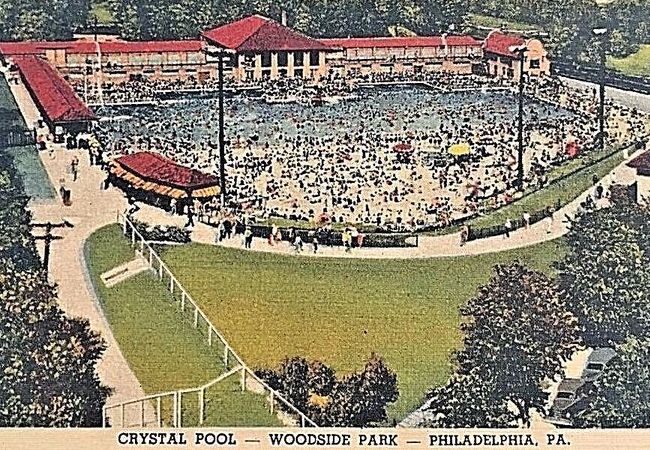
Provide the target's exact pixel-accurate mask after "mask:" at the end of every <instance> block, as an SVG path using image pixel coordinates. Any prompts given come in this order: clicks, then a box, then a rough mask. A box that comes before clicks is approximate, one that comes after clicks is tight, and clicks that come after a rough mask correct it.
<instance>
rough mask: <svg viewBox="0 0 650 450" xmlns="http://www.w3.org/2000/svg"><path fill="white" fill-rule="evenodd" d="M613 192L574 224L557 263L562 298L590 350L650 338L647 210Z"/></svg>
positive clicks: (649, 238)
mask: <svg viewBox="0 0 650 450" xmlns="http://www.w3.org/2000/svg"><path fill="white" fill-rule="evenodd" d="M616 191H617V189H614V195H613V196H612V206H611V207H609V208H602V209H598V210H590V211H586V212H584V213H583V214H580V215H578V216H577V217H576V218H575V219H574V220H573V221H572V223H571V229H570V231H569V233H568V234H567V236H566V242H567V246H568V251H567V253H566V256H565V257H564V258H563V259H562V261H560V262H559V263H558V264H557V269H558V283H559V289H560V295H561V296H562V298H563V299H564V300H565V301H566V304H567V308H568V309H569V310H570V311H571V312H572V313H573V314H574V315H575V316H576V317H577V318H578V321H579V324H580V328H581V334H582V339H583V340H584V342H585V343H586V344H587V345H588V346H591V347H607V346H614V345H615V344H617V343H621V342H623V341H624V340H625V339H627V338H628V337H630V336H639V337H643V336H648V335H649V333H650V308H649V306H650V291H648V288H647V287H648V285H649V283H650V237H649V232H650V229H649V228H650V211H649V210H648V209H647V208H646V207H642V206H639V205H637V204H635V203H633V202H631V201H629V200H627V199H626V198H625V197H624V196H623V195H619V194H616Z"/></svg>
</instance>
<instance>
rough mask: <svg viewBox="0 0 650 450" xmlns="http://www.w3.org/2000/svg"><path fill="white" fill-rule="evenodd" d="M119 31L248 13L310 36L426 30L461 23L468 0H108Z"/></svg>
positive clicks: (162, 29) (204, 24) (184, 26)
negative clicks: (284, 18) (283, 21)
mask: <svg viewBox="0 0 650 450" xmlns="http://www.w3.org/2000/svg"><path fill="white" fill-rule="evenodd" d="M108 1H109V3H108V4H109V7H110V10H111V12H112V13H113V15H114V17H115V19H116V20H115V21H116V23H117V24H118V25H119V26H120V27H121V29H122V33H123V34H124V35H125V36H127V37H129V38H133V39H168V38H178V37H188V36H192V37H193V36H197V35H198V34H199V33H200V32H201V31H202V30H205V29H207V28H210V27H213V26H216V25H219V24H222V23H226V22H228V21H231V20H235V19H238V18H240V17H243V16H246V15H249V14H255V13H258V14H263V15H265V16H269V17H272V18H274V19H276V20H278V21H280V20H281V18H282V11H283V10H284V11H286V13H287V19H288V24H289V25H290V26H292V27H294V28H296V29H297V30H299V31H302V32H304V33H307V34H309V35H313V36H323V37H336V36H350V35H353V36H377V35H386V33H387V32H388V29H389V28H390V27H396V26H397V27H404V28H407V29H409V30H412V31H414V32H417V33H422V34H431V33H440V32H444V31H445V30H447V27H448V26H449V25H450V24H457V25H458V24H460V23H462V21H463V19H464V17H465V14H466V12H467V7H468V3H467V0H449V1H445V2H439V1H436V0H400V1H388V0H351V1H347V2H338V1H331V0H288V1H283V2H279V1H277V0H253V1H243V0H212V1H205V0H181V1H177V0H108Z"/></svg>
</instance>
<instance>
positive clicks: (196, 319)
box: [194, 306, 199, 328]
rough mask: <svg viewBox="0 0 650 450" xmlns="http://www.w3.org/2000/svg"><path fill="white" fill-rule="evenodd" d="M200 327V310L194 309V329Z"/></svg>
mask: <svg viewBox="0 0 650 450" xmlns="http://www.w3.org/2000/svg"><path fill="white" fill-rule="evenodd" d="M198 326H199V308H198V307H196V306H195V307H194V328H196V327H198Z"/></svg>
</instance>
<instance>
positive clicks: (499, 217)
mask: <svg viewBox="0 0 650 450" xmlns="http://www.w3.org/2000/svg"><path fill="white" fill-rule="evenodd" d="M621 162H623V154H622V153H621V152H616V153H615V154H613V155H611V156H609V157H608V158H606V159H604V160H602V161H600V162H598V163H596V164H593V162H592V159H591V158H590V159H576V160H574V161H570V162H568V163H567V164H565V165H564V166H562V167H561V168H558V169H557V170H556V171H554V172H553V173H551V175H550V177H549V180H550V181H553V180H554V179H555V180H557V179H559V178H560V177H561V176H563V175H565V174H567V173H571V172H574V173H573V174H572V175H570V176H568V177H567V178H565V179H563V180H561V181H557V182H555V183H552V184H550V185H549V186H547V187H545V188H543V189H541V190H539V191H537V192H534V193H532V194H530V195H527V196H526V197H523V198H521V199H519V200H517V201H515V202H513V203H511V204H510V205H508V206H505V207H503V208H500V209H497V210H495V211H492V212H489V213H488V214H486V215H485V216H480V217H476V218H474V219H471V220H470V221H469V222H468V224H469V225H470V226H473V227H477V228H483V227H490V226H494V225H502V224H503V223H505V221H506V219H516V218H521V216H522V215H523V213H524V212H528V213H533V212H537V211H542V210H544V209H545V208H546V207H548V206H556V205H558V204H559V205H560V206H564V205H566V204H568V203H571V202H572V201H573V200H575V199H576V198H577V197H578V196H579V195H580V194H582V193H583V192H584V191H586V190H587V189H589V188H590V187H591V186H592V185H593V181H592V177H593V176H594V174H596V175H597V176H598V179H601V178H603V177H604V176H605V175H607V174H608V173H609V172H611V171H612V170H613V169H614V168H615V167H616V166H618V165H619V164H620V163H621ZM581 168H584V170H580V171H579V170H578V169H581Z"/></svg>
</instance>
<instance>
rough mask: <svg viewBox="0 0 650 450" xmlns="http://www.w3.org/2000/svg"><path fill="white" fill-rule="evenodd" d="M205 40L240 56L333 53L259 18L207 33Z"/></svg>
mask: <svg viewBox="0 0 650 450" xmlns="http://www.w3.org/2000/svg"><path fill="white" fill-rule="evenodd" d="M203 36H204V37H205V38H206V39H208V40H209V41H212V42H214V43H216V44H218V45H220V46H222V47H225V48H228V49H231V50H236V51H238V52H260V51H279V50H284V51H301V50H302V51H307V50H329V49H330V48H329V47H328V46H327V45H325V44H323V43H322V42H320V41H319V40H317V39H314V38H311V37H308V36H305V35H304V34H301V33H298V32H297V31H294V30H292V29H291V28H288V27H285V26H284V25H280V24H279V23H277V22H276V21H274V20H271V19H268V18H266V17H262V16H258V15H255V16H249V17H246V18H244V19H241V20H238V21H236V22H231V23H228V24H226V25H223V26H220V27H217V28H214V29H212V30H209V31H204V32H203Z"/></svg>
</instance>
